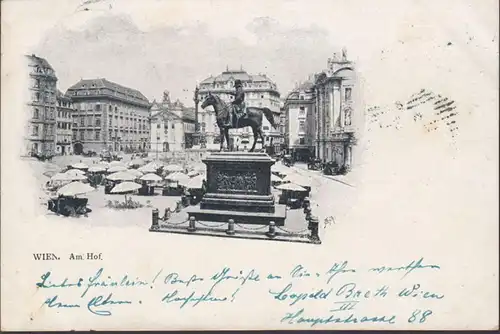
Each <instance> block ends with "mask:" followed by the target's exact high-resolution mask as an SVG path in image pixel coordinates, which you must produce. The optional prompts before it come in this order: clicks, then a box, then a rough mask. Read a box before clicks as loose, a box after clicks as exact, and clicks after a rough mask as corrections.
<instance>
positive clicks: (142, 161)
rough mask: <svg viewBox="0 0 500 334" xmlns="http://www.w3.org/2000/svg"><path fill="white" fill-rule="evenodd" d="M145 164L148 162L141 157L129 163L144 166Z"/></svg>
mask: <svg viewBox="0 0 500 334" xmlns="http://www.w3.org/2000/svg"><path fill="white" fill-rule="evenodd" d="M145 164H146V162H145V161H144V159H141V158H137V159H134V160H132V161H130V162H129V163H128V165H129V166H143V165H145Z"/></svg>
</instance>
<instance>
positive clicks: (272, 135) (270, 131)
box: [199, 69, 283, 151]
mask: <svg viewBox="0 0 500 334" xmlns="http://www.w3.org/2000/svg"><path fill="white" fill-rule="evenodd" d="M236 79H239V80H241V82H242V84H243V90H244V91H245V104H246V106H247V107H267V108H269V109H271V110H272V111H273V114H274V119H275V122H276V123H278V120H279V117H280V93H279V92H278V89H277V86H276V84H275V83H274V82H273V81H272V80H271V79H269V78H268V77H267V76H266V75H265V74H258V75H250V74H248V73H247V72H245V71H244V70H243V69H240V70H229V69H226V71H224V72H222V73H221V74H219V75H218V76H216V77H213V76H210V77H209V78H207V79H205V80H203V81H202V82H201V83H200V85H199V97H200V101H203V100H204V98H205V97H206V96H207V94H208V92H209V91H210V92H211V93H212V94H217V95H219V96H220V97H221V98H222V99H223V100H224V101H225V102H227V103H230V102H231V100H232V99H233V98H234V97H233V96H232V95H230V94H229V92H234V81H235V80H236ZM199 122H200V131H201V132H205V135H206V140H207V144H213V143H217V142H219V140H220V131H219V129H218V127H217V124H216V116H215V114H214V111H213V110H212V109H210V110H208V108H207V110H202V109H200V110H199ZM262 130H263V133H264V141H265V143H264V146H265V147H266V148H267V149H268V151H275V150H279V149H280V147H281V142H282V138H283V137H282V136H281V133H280V131H279V128H278V129H274V128H273V127H272V126H271V124H269V121H268V120H267V119H266V118H265V117H264V118H263V124H262ZM230 136H231V139H230V140H231V141H232V143H231V145H232V146H233V147H235V148H236V149H238V150H245V149H249V148H250V147H251V145H252V143H253V134H252V129H251V128H250V127H246V128H243V129H231V130H230ZM259 147H261V146H257V148H259Z"/></svg>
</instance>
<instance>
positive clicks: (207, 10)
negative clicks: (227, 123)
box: [2, 0, 498, 104]
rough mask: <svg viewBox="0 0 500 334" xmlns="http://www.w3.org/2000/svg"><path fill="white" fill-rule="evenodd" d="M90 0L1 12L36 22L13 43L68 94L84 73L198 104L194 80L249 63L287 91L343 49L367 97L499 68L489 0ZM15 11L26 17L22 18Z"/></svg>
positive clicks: (47, 0) (22, 4) (49, 1)
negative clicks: (43, 63)
mask: <svg viewBox="0 0 500 334" xmlns="http://www.w3.org/2000/svg"><path fill="white" fill-rule="evenodd" d="M87 2H93V3H89V4H84V3H83V2H82V1H77V0H67V1H64V2H61V1H56V0H40V1H37V2H33V1H28V0H17V1H14V0H7V1H3V2H2V10H3V11H4V12H5V13H8V14H9V13H10V15H8V16H7V19H5V20H4V19H3V18H2V19H3V20H4V23H7V30H8V29H9V28H11V29H17V30H18V31H23V29H25V30H26V31H28V30H30V31H29V33H27V34H26V35H23V39H22V40H16V41H15V42H13V43H18V44H19V46H20V47H22V49H23V50H24V52H25V53H36V54H37V55H40V56H42V57H45V58H46V59H47V60H48V61H49V62H50V63H51V65H52V66H53V67H54V69H55V70H56V73H57V76H58V78H59V81H58V86H59V88H60V89H61V90H62V91H65V90H66V89H67V88H68V87H69V86H71V85H72V84H75V83H76V82H78V80H80V78H85V79H90V78H98V77H105V78H107V79H108V80H111V81H114V82H117V83H119V84H122V85H125V86H129V87H131V88H135V89H138V90H140V91H141V92H142V93H143V94H144V95H145V96H146V97H148V98H149V99H151V100H152V99H153V98H156V99H159V98H161V96H162V92H163V91H164V90H168V91H170V93H171V96H172V98H174V99H176V98H179V99H180V100H181V101H183V102H185V103H186V104H192V95H193V90H194V87H195V86H196V84H197V82H200V81H202V80H203V79H205V78H207V77H208V76H209V75H217V74H219V73H220V72H222V71H224V70H225V69H226V67H229V69H239V68H240V67H242V68H243V69H244V70H246V71H247V72H249V73H250V74H258V73H265V74H266V75H268V76H269V77H270V78H271V79H272V80H274V81H275V82H276V83H277V85H278V89H279V91H280V92H281V94H282V96H285V95H286V94H287V93H288V92H289V91H290V90H291V89H293V88H294V86H295V85H296V83H297V82H300V81H303V80H305V79H307V78H308V76H309V75H311V74H313V73H318V72H320V71H322V70H323V69H324V68H325V67H326V64H327V58H328V57H331V56H332V55H333V53H334V52H338V53H340V50H341V48H342V47H345V48H346V49H347V53H348V58H349V59H350V60H353V61H355V63H356V68H357V70H358V72H359V73H360V74H361V77H362V78H363V80H364V82H365V86H364V87H365V93H366V95H367V97H368V99H369V100H370V102H372V103H379V102H384V101H389V100H393V99H397V97H398V96H408V95H410V94H412V93H414V92H415V91H417V90H419V89H420V88H423V86H424V85H426V86H428V85H431V86H436V87H434V90H436V89H437V90H440V89H444V90H446V89H452V88H450V82H455V81H456V80H450V73H452V74H453V77H456V76H459V75H464V76H470V74H471V73H469V72H470V71H474V73H477V71H478V68H479V71H481V68H482V71H483V72H484V73H485V76H486V77H482V78H481V80H486V81H491V82H493V80H496V74H497V72H498V68H497V67H496V66H497V65H494V63H493V62H491V60H494V59H495V57H497V56H498V53H497V52H496V47H497V41H498V34H497V27H498V17H497V15H498V14H496V13H495V11H492V10H491V9H492V8H496V7H497V6H498V4H495V1H494V0H492V1H489V0H481V1H477V2H476V3H475V5H474V8H472V7H471V5H470V3H469V2H468V1H465V0H464V1H461V0H455V1H446V0H443V1H439V2H435V1H423V0H421V1H417V0H415V1H410V0H408V1H405V0H397V1H396V0H379V1H376V2H373V1H367V0H359V1H343V0H337V1H335V0H332V1H319V0H318V1H291V0H290V1H287V0H281V1H277V0H265V1H261V0H254V1H234V0H206V1H201V0H184V1H178V0H170V1H169V0H163V1H162V0H141V1H134V0H120V1H118V0H101V1H95V0H93V1H87ZM85 8H87V9H88V10H84V9H85ZM19 15H21V16H22V17H24V20H23V22H19V21H16V19H15V18H16V17H19ZM27 18H32V20H36V21H34V22H36V24H37V27H38V29H36V31H33V29H32V26H28V25H27V26H26V27H24V26H23V24H28V23H29V22H30V20H29V19H28V20H27ZM32 22H33V21H32ZM463 63H467V64H469V63H474V64H475V65H476V67H475V68H474V70H471V67H470V66H461V65H460V64H463ZM416 68H418V70H416ZM381 82H383V85H380V83H381ZM456 84H459V83H456ZM461 88H463V87H461ZM387 92H391V93H393V94H387Z"/></svg>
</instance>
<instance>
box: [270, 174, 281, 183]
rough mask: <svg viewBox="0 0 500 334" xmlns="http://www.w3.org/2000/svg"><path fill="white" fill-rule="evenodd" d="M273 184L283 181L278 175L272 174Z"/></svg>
mask: <svg viewBox="0 0 500 334" xmlns="http://www.w3.org/2000/svg"><path fill="white" fill-rule="evenodd" d="M271 182H283V179H282V178H281V177H279V176H277V175H274V174H271Z"/></svg>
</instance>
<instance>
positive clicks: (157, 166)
mask: <svg viewBox="0 0 500 334" xmlns="http://www.w3.org/2000/svg"><path fill="white" fill-rule="evenodd" d="M145 167H151V168H154V169H155V170H157V169H160V168H162V167H163V163H162V162H161V161H158V160H155V161H151V162H148V163H147V164H146V166H145Z"/></svg>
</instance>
